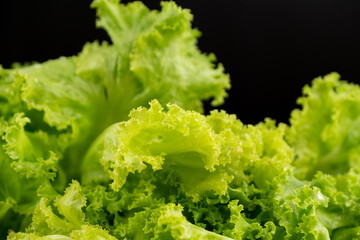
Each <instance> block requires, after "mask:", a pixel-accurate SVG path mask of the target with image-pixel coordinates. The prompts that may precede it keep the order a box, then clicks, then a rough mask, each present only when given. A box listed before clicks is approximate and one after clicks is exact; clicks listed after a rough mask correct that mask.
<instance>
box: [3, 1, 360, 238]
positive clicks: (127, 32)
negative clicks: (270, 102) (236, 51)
mask: <svg viewBox="0 0 360 240" xmlns="http://www.w3.org/2000/svg"><path fill="white" fill-rule="evenodd" d="M91 6H92V7H93V8H95V9H96V10H97V15H98V20H97V25H98V27H101V28H103V29H104V30H105V31H106V32H107V33H108V34H109V36H110V38H111V41H112V43H111V44H110V43H106V42H103V43H99V42H93V43H87V44H85V46H84V48H83V50H82V51H81V52H80V53H79V54H77V55H76V56H70V57H60V58H58V59H53V60H49V61H47V62H44V63H32V64H25V65H23V66H21V65H16V66H14V67H13V68H12V69H3V68H1V67H0V135H1V140H0V238H5V237H6V236H7V239H9V240H15V239H29V240H31V239H44V240H45V239H46V240H51V239H54V240H55V239H64V240H70V239H75V240H76V239H110V240H112V239H219V240H225V239H269V240H270V239H289V240H297V239H314V240H320V239H321V240H325V239H358V238H359V236H360V221H359V219H360V214H359V211H358V209H359V208H360V188H359V186H360V165H359V156H360V155H359V153H360V151H359V149H360V148H359V144H360V132H359V131H360V130H359V129H360V125H359V122H360V120H359V113H360V98H359V96H360V87H359V86H357V85H354V84H349V83H347V82H345V81H341V80H340V76H339V75H338V74H337V73H332V74H329V75H327V76H325V77H323V78H317V79H315V80H314V81H313V82H312V84H311V85H309V86H305V87H304V90H303V96H302V97H300V98H299V100H298V103H299V104H300V105H301V107H302V108H301V109H295V110H294V111H293V112H292V114H291V118H290V125H286V124H283V123H276V122H275V121H274V120H271V119H265V120H264V121H263V122H260V123H258V124H256V125H251V124H249V125H247V124H244V123H242V122H241V121H240V120H239V119H237V118H236V116H235V115H231V114H227V113H226V112H224V111H219V110H213V111H211V112H210V114H209V115H203V114H202V112H203V107H202V101H203V100H211V103H212V104H213V105H214V106H217V105H219V104H221V103H223V101H224V98H225V97H226V90H227V89H228V88H229V87H230V84H229V77H228V75H226V74H225V73H224V69H223V67H222V65H221V64H219V65H215V64H214V62H215V57H214V55H212V54H210V55H205V54H202V53H201V52H200V51H199V50H198V48H197V46H196V41H197V38H198V37H199V35H200V33H199V32H198V31H197V30H194V29H192V27H191V21H192V15H191V14H190V12H189V11H188V10H184V9H181V8H180V7H178V6H176V4H175V3H174V2H163V3H162V5H161V6H162V10H161V11H151V10H149V9H148V8H146V7H145V6H144V5H143V4H142V3H140V2H133V3H129V4H127V5H124V4H120V3H118V2H117V1H115V0H95V1H94V2H93V3H92V5H91Z"/></svg>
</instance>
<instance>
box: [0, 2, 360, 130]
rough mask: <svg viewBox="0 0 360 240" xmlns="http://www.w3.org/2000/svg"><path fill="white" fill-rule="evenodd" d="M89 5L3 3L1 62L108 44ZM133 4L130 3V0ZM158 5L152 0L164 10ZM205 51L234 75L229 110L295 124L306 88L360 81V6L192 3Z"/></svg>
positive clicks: (71, 52)
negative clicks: (330, 80)
mask: <svg viewBox="0 0 360 240" xmlns="http://www.w3.org/2000/svg"><path fill="white" fill-rule="evenodd" d="M90 2H91V1H89V0H85V1H83V0H62V1H50V0H42V1H36V0H34V1H28V0H23V1H18V0H11V1H10V0H0V13H1V29H0V64H2V65H3V66H4V67H9V66H10V65H11V63H12V62H15V61H16V62H28V61H40V62H41V61H45V60H47V59H51V58H57V57H59V56H70V55H74V54H76V53H78V52H79V51H81V48H82V46H83V44H84V43H85V42H87V41H93V40H95V39H99V40H107V39H108V37H107V36H106V34H105V32H104V31H103V30H99V29H96V28H95V11H94V10H92V9H90V8H89V5H90ZM123 2H124V3H125V2H129V1H123ZM159 2H160V1H157V0H156V1H155V0H148V1H144V3H145V4H146V5H147V6H148V7H150V8H157V9H158V8H159ZM176 2H177V4H179V5H181V6H183V7H185V8H189V9H191V11H192V13H193V14H194V16H195V18H194V23H193V25H194V26H195V27H196V28H198V29H199V30H200V31H201V32H202V33H203V35H202V37H201V39H200V40H199V47H200V49H201V50H202V51H204V52H213V53H215V55H216V56H217V58H218V61H219V62H221V63H223V64H224V66H225V69H226V72H227V73H229V74H230V76H231V80H232V89H231V90H230V91H229V97H228V98H227V100H226V104H225V105H223V106H221V108H222V109H225V110H227V111H228V112H229V113H235V114H237V115H238V117H239V118H240V119H241V120H242V121H243V122H245V123H257V122H259V121H261V120H263V119H264V118H265V117H271V118H274V119H276V120H278V121H282V122H287V121H288V118H289V115H290V111H291V110H292V109H293V108H295V107H296V103H295V102H296V99H297V97H298V96H300V94H301V89H302V87H303V86H304V85H305V84H308V83H310V82H311V80H312V79H313V78H315V77H317V76H320V75H324V74H327V73H330V72H332V71H337V72H339V73H340V74H341V75H342V78H343V79H345V80H348V81H351V82H357V83H360V78H359V72H360V68H359V56H360V55H359V54H360V34H359V33H360V1H357V0H353V1H348V0H338V1H329V0H328V1H325V0H302V1H300V0H296V1H289V0H282V1H269V0H261V1H257V0H221V1H220V0H217V1H215V0H186V1H180V0H178V1H176Z"/></svg>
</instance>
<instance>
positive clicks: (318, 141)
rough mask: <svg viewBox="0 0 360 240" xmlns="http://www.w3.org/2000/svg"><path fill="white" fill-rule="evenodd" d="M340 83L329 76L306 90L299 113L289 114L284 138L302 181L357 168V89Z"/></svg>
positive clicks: (359, 98)
mask: <svg viewBox="0 0 360 240" xmlns="http://www.w3.org/2000/svg"><path fill="white" fill-rule="evenodd" d="M339 79H340V76H339V75H338V74H337V73H332V74H329V75H327V76H325V77H324V78H317V79H315V80H314V81H313V83H312V85H311V87H310V86H305V87H304V90H303V92H304V96H303V97H301V98H299V99H298V103H299V104H301V106H302V110H299V109H297V110H294V111H293V112H292V114H291V118H290V123H291V128H290V129H289V132H288V134H287V136H286V138H287V140H288V141H289V143H290V144H291V145H292V146H293V147H294V150H295V154H296V159H295V161H294V162H293V165H294V166H295V167H296V176H298V177H299V178H301V179H311V178H312V177H313V176H314V175H315V174H316V172H317V171H322V172H325V173H329V174H333V175H336V174H341V173H346V172H347V171H348V170H349V169H350V168H352V167H354V168H359V167H360V163H359V159H360V157H359V156H360V155H359V154H360V148H359V143H360V125H359V124H360V118H359V116H360V88H359V86H357V85H353V84H349V83H346V82H344V81H340V80H339Z"/></svg>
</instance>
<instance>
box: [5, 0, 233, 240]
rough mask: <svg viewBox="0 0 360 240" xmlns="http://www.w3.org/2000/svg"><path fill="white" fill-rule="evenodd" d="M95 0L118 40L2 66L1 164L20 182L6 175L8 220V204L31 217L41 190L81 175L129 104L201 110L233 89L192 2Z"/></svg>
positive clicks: (101, 18) (101, 21)
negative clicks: (158, 5) (90, 152)
mask: <svg viewBox="0 0 360 240" xmlns="http://www.w3.org/2000/svg"><path fill="white" fill-rule="evenodd" d="M92 6H93V7H94V8H96V10H97V12H98V16H99V19H98V21H97V22H98V26H100V27H103V28H104V29H105V30H106V31H107V32H108V33H109V35H110V37H111V40H112V42H113V43H112V44H109V43H106V42H104V43H98V42H94V43H87V44H85V46H84V48H83V50H82V52H80V53H79V54H78V55H76V56H71V57H60V58H58V59H54V60H49V61H47V62H44V63H33V64H25V65H24V66H20V65H17V66H15V67H14V68H13V69H3V68H1V67H0V89H1V91H0V126H1V128H0V134H1V137H2V142H1V152H4V153H2V154H1V156H3V155H4V156H3V157H1V165H2V166H4V167H3V168H2V170H1V171H3V172H4V173H7V174H10V175H9V176H13V177H11V179H13V180H12V181H14V182H16V184H14V186H21V187H18V188H17V187H14V189H13V190H12V191H13V192H11V191H9V190H8V189H10V188H11V187H10V185H9V186H8V185H7V184H12V182H11V181H9V182H7V181H2V185H3V187H2V188H3V189H1V192H4V194H2V195H3V196H1V199H0V202H1V209H0V213H1V215H0V218H1V219H2V220H4V221H6V220H5V219H7V218H5V217H4V218H3V217H2V216H5V214H6V212H8V211H12V212H15V213H14V214H15V215H16V214H25V215H27V216H30V214H31V213H32V210H33V208H34V206H35V205H36V203H37V202H38V201H39V198H40V197H41V196H42V195H44V196H46V195H47V194H50V195H51V194H53V191H57V192H60V191H62V190H63V189H64V187H65V186H66V184H67V182H69V181H70V180H71V179H73V178H78V179H79V178H80V177H81V176H80V171H79V168H80V165H81V161H82V158H83V157H84V154H85V153H86V151H87V149H88V147H89V146H90V144H91V143H92V141H93V140H94V139H95V138H96V137H97V136H98V135H99V134H101V132H102V131H103V130H104V129H106V128H107V127H108V126H110V125H111V124H113V123H115V122H118V121H123V120H127V119H128V116H127V115H128V113H129V111H130V110H131V109H133V108H135V107H138V106H142V105H146V104H147V102H148V101H150V100H151V99H153V98H157V99H159V101H160V102H162V103H164V104H165V103H167V102H175V103H177V104H179V105H180V106H182V107H184V108H185V109H194V110H197V111H200V112H201V111H202V100H208V99H213V100H212V103H213V104H214V105H219V104H221V103H222V102H223V99H224V97H226V89H228V88H229V87H230V84H229V76H228V75H226V74H224V69H223V67H222V66H221V65H219V66H216V65H215V64H214V62H215V57H214V56H213V55H211V54H210V55H205V54H202V53H201V52H200V51H199V50H198V48H197V46H196V39H197V38H198V37H199V33H198V31H197V30H193V29H192V28H191V20H192V15H191V14H190V12H189V11H188V10H183V9H181V8H180V7H177V6H176V5H175V4H174V3H172V2H167V3H163V4H162V6H163V9H162V11H160V12H158V11H150V10H149V9H147V8H146V7H145V6H144V5H143V4H142V3H139V2H137V3H131V4H128V5H126V6H125V5H122V4H118V3H117V2H116V1H94V3H93V4H92ZM124 36H127V37H124ZM150 48H151V51H149V50H150ZM154 55H156V58H154ZM8 172H11V173H8ZM2 176H4V175H3V174H2ZM41 185H42V187H41V189H40V190H39V189H38V188H39V187H40V186H41ZM45 185H46V186H45ZM21 188H23V189H24V190H23V191H22V190H21ZM25 189H26V190H25ZM27 189H29V191H27ZM16 191H19V193H16ZM21 192H23V193H24V194H25V193H26V194H25V195H27V197H26V198H27V203H26V204H28V207H27V208H26V209H27V210H23V209H22V210H21V211H20V210H17V209H18V208H17V207H15V206H17V205H19V204H22V203H20V202H22V200H20V199H21V197H20V196H19V195H21ZM37 192H39V193H37ZM15 195H16V196H15ZM18 201H20V202H18ZM24 204H25V203H24ZM1 219H0V221H2V220H1ZM15 225H16V224H14V226H15ZM16 229H17V228H16ZM5 231H6V229H5V230H2V231H1V234H2V235H3V234H5V233H4V232H5Z"/></svg>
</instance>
